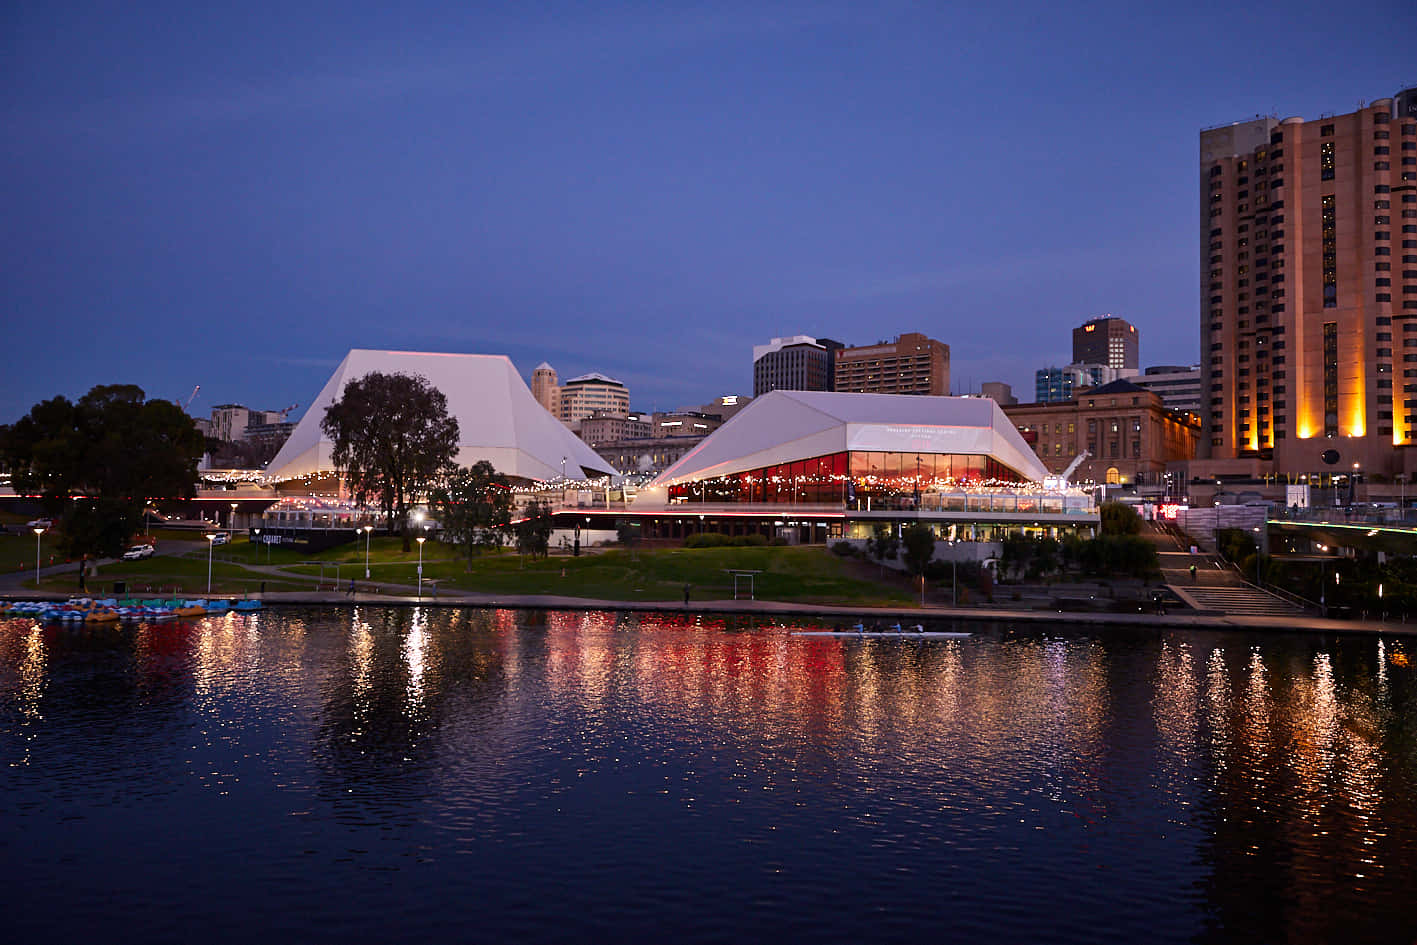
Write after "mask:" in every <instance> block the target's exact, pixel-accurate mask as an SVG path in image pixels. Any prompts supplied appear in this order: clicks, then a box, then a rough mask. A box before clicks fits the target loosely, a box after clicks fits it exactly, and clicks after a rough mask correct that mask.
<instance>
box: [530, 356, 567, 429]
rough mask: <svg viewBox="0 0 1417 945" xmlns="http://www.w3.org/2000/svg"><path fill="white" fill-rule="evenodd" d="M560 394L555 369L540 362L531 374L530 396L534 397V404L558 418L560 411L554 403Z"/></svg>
mask: <svg viewBox="0 0 1417 945" xmlns="http://www.w3.org/2000/svg"><path fill="white" fill-rule="evenodd" d="M560 393H561V388H560V386H559V379H558V378H557V376H556V369H555V368H554V367H552V366H551V365H549V364H547V363H546V362H545V361H542V362H541V363H540V364H538V365H537V366H536V370H535V371H532V372H531V396H533V397H535V398H536V402H537V403H538V404H541V406H543V407H545V408H546V409H547V410H548V411H549V412H550V413H551V415H552V416H553V417H555V416H560V409H559V407H558V406H557V402H556V401H557V398H558V396H559V395H560Z"/></svg>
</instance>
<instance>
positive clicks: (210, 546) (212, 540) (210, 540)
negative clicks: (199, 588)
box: [202, 534, 216, 597]
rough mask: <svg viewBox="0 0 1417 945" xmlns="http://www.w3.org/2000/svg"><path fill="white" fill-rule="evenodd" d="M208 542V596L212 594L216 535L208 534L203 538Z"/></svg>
mask: <svg viewBox="0 0 1417 945" xmlns="http://www.w3.org/2000/svg"><path fill="white" fill-rule="evenodd" d="M202 537H204V538H206V540H207V596H208V597H210V596H211V593H212V549H213V548H215V547H216V535H215V534H207V535H204V536H202Z"/></svg>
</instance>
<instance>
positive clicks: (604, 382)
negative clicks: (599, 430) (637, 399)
mask: <svg viewBox="0 0 1417 945" xmlns="http://www.w3.org/2000/svg"><path fill="white" fill-rule="evenodd" d="M556 408H557V411H558V413H557V416H558V417H559V418H560V420H561V422H562V423H564V424H566V425H567V426H570V425H571V424H573V423H575V422H576V421H578V420H582V419H584V418H586V417H593V416H595V415H596V414H609V415H618V416H624V415H626V414H628V413H629V412H630V391H629V389H628V388H626V387H625V385H624V384H622V383H620V382H619V381H617V380H615V379H614V378H613V377H606V376H605V375H604V374H595V373H591V374H582V375H581V376H580V377H573V378H571V379H570V380H569V381H567V382H566V383H565V385H564V386H563V387H561V389H560V390H559V391H558V394H557V398H556Z"/></svg>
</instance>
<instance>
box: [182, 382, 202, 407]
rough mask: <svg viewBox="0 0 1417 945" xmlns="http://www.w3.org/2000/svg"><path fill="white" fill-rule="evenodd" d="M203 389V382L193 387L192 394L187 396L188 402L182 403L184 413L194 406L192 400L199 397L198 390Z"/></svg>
mask: <svg viewBox="0 0 1417 945" xmlns="http://www.w3.org/2000/svg"><path fill="white" fill-rule="evenodd" d="M201 389H202V385H201V384H198V385H197V386H196V387H194V388H192V396H190V397H188V398H187V402H186V403H185V404H183V405H182V412H183V413H186V412H187V408H188V407H190V406H192V401H194V400H196V399H197V391H199V390H201Z"/></svg>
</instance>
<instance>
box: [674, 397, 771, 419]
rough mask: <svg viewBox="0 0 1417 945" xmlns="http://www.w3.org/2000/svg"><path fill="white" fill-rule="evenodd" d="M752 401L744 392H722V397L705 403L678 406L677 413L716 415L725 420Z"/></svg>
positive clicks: (731, 417)
mask: <svg viewBox="0 0 1417 945" xmlns="http://www.w3.org/2000/svg"><path fill="white" fill-rule="evenodd" d="M752 402H753V398H751V397H748V396H746V395H744V394H724V395H723V396H722V397H715V398H714V399H713V400H711V401H709V402H708V403H706V404H697V405H695V406H693V407H680V408H679V410H678V412H679V413H702V414H707V415H708V416H710V417H718V418H719V419H720V420H723V421H724V422H727V421H729V420H732V419H733V417H734V415H735V414H737V413H738V411H740V410H742V409H743V408H744V407H746V406H748V404H750V403H752Z"/></svg>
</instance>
